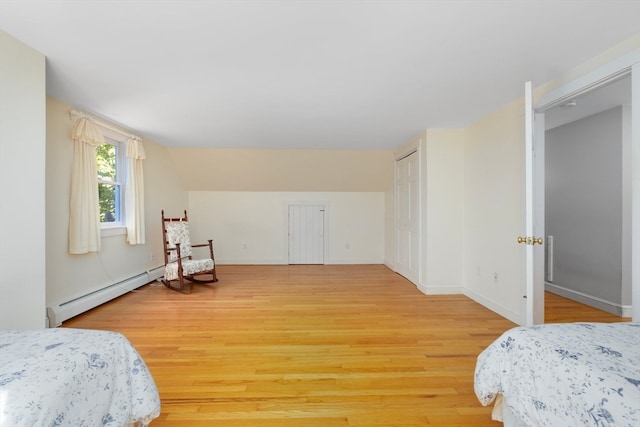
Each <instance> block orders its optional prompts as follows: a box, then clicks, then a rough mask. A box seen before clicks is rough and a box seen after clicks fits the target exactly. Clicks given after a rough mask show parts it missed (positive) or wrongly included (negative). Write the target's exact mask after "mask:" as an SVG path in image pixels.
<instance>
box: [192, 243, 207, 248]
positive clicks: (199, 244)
mask: <svg viewBox="0 0 640 427" xmlns="http://www.w3.org/2000/svg"><path fill="white" fill-rule="evenodd" d="M207 246H209V244H208V243H198V244H197V245H194V244H192V245H191V247H192V248H204V247H207Z"/></svg>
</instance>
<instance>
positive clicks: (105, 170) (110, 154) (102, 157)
mask: <svg viewBox="0 0 640 427" xmlns="http://www.w3.org/2000/svg"><path fill="white" fill-rule="evenodd" d="M96 154H97V155H96V157H97V160H98V177H99V178H102V179H103V180H109V181H116V177H117V175H116V154H117V152H116V146H115V145H111V144H102V145H100V146H98V147H97V148H96Z"/></svg>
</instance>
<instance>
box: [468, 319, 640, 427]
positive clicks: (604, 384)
mask: <svg viewBox="0 0 640 427" xmlns="http://www.w3.org/2000/svg"><path fill="white" fill-rule="evenodd" d="M475 392H476V396H477V397H478V399H479V400H480V402H481V403H482V404H483V405H488V404H490V403H491V402H493V401H494V400H495V399H496V397H497V396H498V394H501V395H502V397H503V399H504V403H505V404H506V405H508V406H509V408H510V409H511V411H512V412H513V414H514V415H515V416H516V417H517V418H519V420H520V421H521V422H522V423H523V424H525V425H527V426H553V427H562V426H598V427H609V426H617V427H622V426H633V427H638V426H640V323H571V324H546V325H540V326H532V327H518V328H513V329H511V330H509V331H507V332H505V333H504V334H503V335H502V336H501V337H500V338H498V339H497V340H496V341H494V342H493V343H492V344H491V345H490V346H489V347H487V348H486V349H485V350H484V351H483V352H482V353H481V354H480V355H479V356H478V360H477V364H476V369H475Z"/></svg>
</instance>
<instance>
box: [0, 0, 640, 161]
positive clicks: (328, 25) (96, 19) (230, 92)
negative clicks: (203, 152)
mask: <svg viewBox="0 0 640 427" xmlns="http://www.w3.org/2000/svg"><path fill="white" fill-rule="evenodd" d="M0 28H2V29H3V30H4V31H6V32H8V33H9V34H11V35H13V36H14V37H16V38H18V39H20V40H22V41H23V42H25V43H26V44H28V45H30V46H31V47H33V48H35V49H36V50H38V51H40V52H42V53H43V54H44V55H46V57H47V91H48V93H49V94H50V95H51V96H53V97H56V98H58V99H60V100H63V101H65V102H67V103H69V104H71V105H72V106H74V107H76V108H80V109H84V110H87V111H89V112H92V113H94V114H96V115H99V116H102V117H104V118H107V119H110V120H112V121H115V122H117V123H119V124H121V125H123V126H125V127H127V128H129V129H130V130H131V131H133V132H136V133H138V134H140V135H143V136H146V137H149V138H152V139H154V140H155V141H157V142H159V143H161V144H164V145H167V146H177V147H180V146H182V147H218V148H327V149H335V148H348V149H361V148H370V149H392V148H396V147H398V146H400V145H401V144H403V143H404V142H406V141H407V140H408V139H410V138H411V137H413V136H414V135H416V134H417V133H419V132H420V131H422V130H424V129H426V128H443V127H444V128H446V127H463V126H465V125H468V124H469V123H471V122H473V121H475V120H478V119H479V118H481V117H483V116H484V115H486V114H488V113H490V112H492V111H494V110H496V109H498V108H500V107H501V106H503V105H505V104H506V103H508V102H510V101H512V100H514V99H516V98H518V97H520V96H521V94H522V90H523V82H524V81H526V80H532V81H533V82H534V86H536V85H539V84H542V83H545V82H547V81H549V80H551V79H553V78H554V77H556V76H557V74H558V73H561V72H563V71H566V70H568V69H570V68H572V67H574V66H576V65H578V64H580V63H581V62H583V61H585V60H587V59H589V58H591V57H593V56H594V55H596V54H598V53H600V52H602V51H603V50H605V49H607V48H610V47H611V46H613V45H615V44H617V43H619V42H622V41H624V40H626V39H628V38H630V37H632V36H634V35H635V34H638V33H640V0H602V1H600V0H590V1H577V0H576V1H573V0H510V1H508V0H442V1H440V0H429V1H402V0H399V1H348V0H344V1H331V0H326V1H269V0H265V1H205V0H200V1H198V0H183V1H151V0H148V1H142V0H137V1H136V0H132V1H96V0H86V1H70V0H68V1H63V0H38V1H32V0H17V1H16V0H0Z"/></svg>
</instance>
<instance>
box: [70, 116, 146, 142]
mask: <svg viewBox="0 0 640 427" xmlns="http://www.w3.org/2000/svg"><path fill="white" fill-rule="evenodd" d="M79 117H84V118H85V119H89V120H91V121H93V122H94V123H95V124H97V125H98V126H101V127H103V128H105V129H108V130H110V131H112V132H115V133H117V134H118V135H121V136H125V137H127V138H129V139H135V140H138V141H142V138H140V137H139V136H137V135H134V134H132V133H127V132H125V131H124V130H122V129H120V128H118V127H116V126H114V125H111V124H109V123H108V122H106V121H105V120H102V119H100V118H97V117H94V116H92V115H91V114H88V113H85V112H84V111H78V110H69V119H71V120H76V119H77V118H79Z"/></svg>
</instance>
